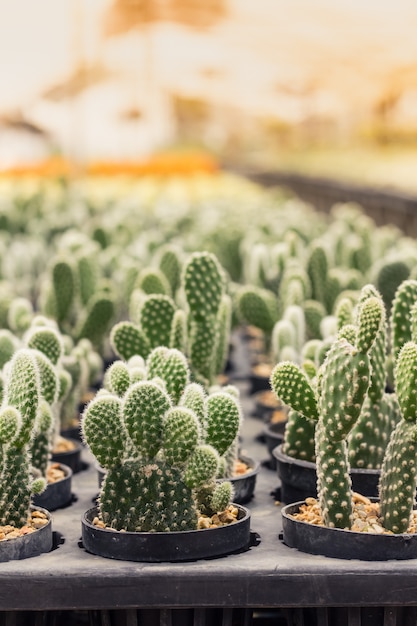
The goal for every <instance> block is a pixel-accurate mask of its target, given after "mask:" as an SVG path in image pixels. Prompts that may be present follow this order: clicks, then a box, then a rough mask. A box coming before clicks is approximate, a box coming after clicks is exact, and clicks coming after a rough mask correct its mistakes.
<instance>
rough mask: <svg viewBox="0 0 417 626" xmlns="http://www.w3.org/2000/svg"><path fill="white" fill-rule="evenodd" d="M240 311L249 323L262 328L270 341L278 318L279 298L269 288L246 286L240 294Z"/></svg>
mask: <svg viewBox="0 0 417 626" xmlns="http://www.w3.org/2000/svg"><path fill="white" fill-rule="evenodd" d="M238 306H239V311H240V314H241V316H242V318H243V319H244V320H245V321H246V322H247V323H248V324H252V325H253V326H256V327H257V328H260V329H261V330H262V331H263V332H264V334H265V339H266V341H267V343H268V341H269V337H270V336H271V333H272V329H273V327H274V324H275V322H277V320H278V304H277V298H276V296H275V295H274V294H273V293H272V291H268V290H267V289H260V288H259V287H245V288H243V289H242V291H241V293H240V295H239V301H238Z"/></svg>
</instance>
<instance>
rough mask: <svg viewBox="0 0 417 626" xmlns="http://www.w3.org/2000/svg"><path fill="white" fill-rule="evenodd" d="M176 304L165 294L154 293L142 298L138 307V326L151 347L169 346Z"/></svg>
mask: <svg viewBox="0 0 417 626" xmlns="http://www.w3.org/2000/svg"><path fill="white" fill-rule="evenodd" d="M175 310H176V306H175V303H174V301H173V300H172V299H171V298H170V297H169V296H166V295H162V294H156V295H151V296H148V297H147V298H145V299H144V301H143V304H142V307H141V309H140V326H141V328H142V331H143V332H144V334H145V335H146V338H147V340H148V342H149V344H150V347H151V349H152V348H156V347H157V346H169V345H170V338H171V328H172V321H173V317H174V313H175Z"/></svg>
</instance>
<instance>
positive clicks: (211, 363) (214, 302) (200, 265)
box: [181, 252, 231, 387]
mask: <svg viewBox="0 0 417 626" xmlns="http://www.w3.org/2000/svg"><path fill="white" fill-rule="evenodd" d="M181 285H182V289H183V291H184V294H185V298H186V302H187V308H188V311H187V327H188V341H187V354H188V358H189V363H190V368H191V373H192V376H193V378H194V380H196V381H198V382H201V383H203V384H204V385H205V386H207V387H208V386H209V385H210V384H212V382H213V379H214V376H215V374H216V373H217V371H216V366H218V364H219V355H223V354H224V349H225V348H224V346H225V344H226V343H227V345H228V328H230V316H231V308H230V306H228V304H226V300H225V298H224V296H225V287H226V282H225V276H224V271H223V268H222V267H221V265H220V263H219V261H218V260H217V257H216V256H215V255H214V254H212V253H210V252H194V253H193V254H191V256H190V257H189V259H188V261H187V262H186V263H185V264H184V267H183V272H182V277H181Z"/></svg>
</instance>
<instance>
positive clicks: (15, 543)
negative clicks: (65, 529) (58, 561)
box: [0, 506, 53, 563]
mask: <svg viewBox="0 0 417 626" xmlns="http://www.w3.org/2000/svg"><path fill="white" fill-rule="evenodd" d="M31 510H32V511H33V510H38V511H42V513H45V515H47V516H48V523H47V524H45V526H42V528H39V529H38V530H35V531H34V532H32V533H28V534H27V535H22V536H21V537H16V538H15V539H7V540H6V541H0V563H5V562H6V561H18V560H22V559H29V558H30V557H32V556H39V555H40V554H43V553H45V552H50V550H51V549H52V544H53V536H52V521H51V516H50V514H49V511H47V510H45V509H43V508H41V507H38V506H33V507H31Z"/></svg>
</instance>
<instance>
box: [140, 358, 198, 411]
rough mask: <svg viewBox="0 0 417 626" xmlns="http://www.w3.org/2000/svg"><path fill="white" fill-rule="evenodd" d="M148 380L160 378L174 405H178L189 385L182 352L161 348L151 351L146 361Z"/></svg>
mask: <svg viewBox="0 0 417 626" xmlns="http://www.w3.org/2000/svg"><path fill="white" fill-rule="evenodd" d="M147 370H148V377H149V378H156V377H159V378H162V380H163V381H164V382H165V385H166V390H167V392H168V394H169V396H170V397H171V399H172V402H173V403H174V404H178V403H179V401H180V398H181V396H182V394H183V392H184V389H185V387H186V385H187V383H189V378H190V372H189V368H188V365H187V360H186V358H185V356H184V355H183V354H182V352H179V350H175V349H171V350H170V349H168V348H164V347H163V346H161V347H159V348H155V349H154V350H152V352H151V354H150V355H149V357H148V360H147Z"/></svg>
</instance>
